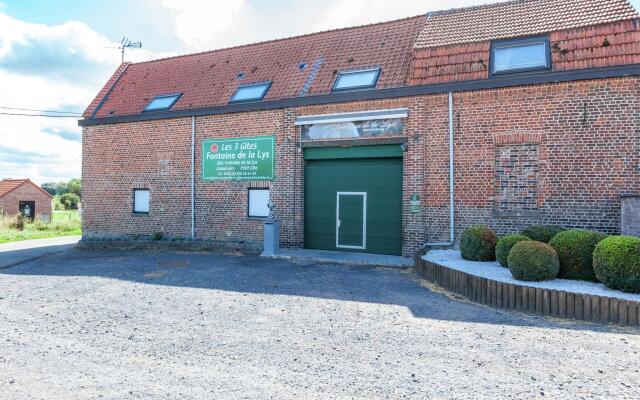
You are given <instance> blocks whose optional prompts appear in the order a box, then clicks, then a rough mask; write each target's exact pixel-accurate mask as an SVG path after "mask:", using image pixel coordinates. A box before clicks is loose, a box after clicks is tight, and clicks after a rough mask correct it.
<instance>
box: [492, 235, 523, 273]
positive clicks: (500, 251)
mask: <svg viewBox="0 0 640 400" xmlns="http://www.w3.org/2000/svg"><path fill="white" fill-rule="evenodd" d="M524 240H531V239H529V238H528V237H526V236H524V235H507V236H505V237H503V238H501V239H500V240H498V243H497V244H496V260H498V262H499V263H500V265H502V266H503V267H505V268H508V267H509V264H508V261H507V257H508V256H509V251H510V250H511V248H512V247H513V245H514V244H516V243H518V242H522V241H524Z"/></svg>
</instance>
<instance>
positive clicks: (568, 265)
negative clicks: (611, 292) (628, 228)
mask: <svg viewBox="0 0 640 400" xmlns="http://www.w3.org/2000/svg"><path fill="white" fill-rule="evenodd" d="M606 237H607V235H605V234H604V233H600V232H594V231H587V230H582V229H570V230H568V231H564V232H560V233H558V234H557V235H556V236H554V238H553V239H551V241H550V242H549V245H550V246H551V247H553V248H554V249H555V250H556V252H557V253H558V259H559V260H560V273H559V274H558V278H564V279H579V280H585V281H591V282H595V281H596V273H595V272H594V271H593V250H594V249H595V248H596V245H597V244H598V243H599V242H600V241H601V240H602V239H604V238H606Z"/></svg>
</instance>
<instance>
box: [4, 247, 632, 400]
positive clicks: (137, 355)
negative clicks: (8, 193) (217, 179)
mask: <svg viewBox="0 0 640 400" xmlns="http://www.w3.org/2000/svg"><path fill="white" fill-rule="evenodd" d="M639 332H640V331H637V330H631V329H618V328H614V327H604V326H596V325H591V324H585V323H572V322H562V321H555V320H550V319H543V318H539V317H529V316H525V315H522V314H514V313H508V312H502V311H497V310H493V309H490V308H486V307H482V306H477V305H474V304H469V303H464V302H459V301H457V300H454V299H451V298H448V297H446V296H444V295H442V294H439V293H436V292H434V291H431V290H429V289H428V288H426V287H424V286H422V285H421V284H420V282H418V281H417V280H416V279H415V278H414V277H413V275H411V274H410V273H409V272H408V271H403V270H400V269H397V268H396V269H393V268H386V269H385V268H371V267H362V266H358V267H355V266H344V265H341V266H337V265H330V264H310V263H305V262H297V263H292V262H290V261H286V260H275V259H265V258H256V257H239V256H220V255H212V254H190V253H184V252H166V253H162V252H92V251H86V250H75V249H74V250H70V251H65V252H62V253H58V254H54V255H50V256H47V257H43V258H40V259H38V260H35V261H32V262H29V263H25V264H21V265H18V266H16V267H13V268H8V269H5V270H2V271H0V393H1V395H0V398H2V399H3V400H18V399H19V400H29V399H43V398H46V399H81V400H82V399H98V398H102V399H225V400H226V399H278V400H280V399H323V400H325V399H509V398H510V399H575V398H585V399H587V398H589V399H590V398H598V399H600V398H602V399H604V398H606V399H638V398H640V381H639V380H638V377H639V376H640V336H639V335H638V333H639Z"/></svg>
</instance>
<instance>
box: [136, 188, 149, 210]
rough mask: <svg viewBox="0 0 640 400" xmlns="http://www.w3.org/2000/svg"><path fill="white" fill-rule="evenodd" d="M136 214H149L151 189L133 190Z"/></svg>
mask: <svg viewBox="0 0 640 400" xmlns="http://www.w3.org/2000/svg"><path fill="white" fill-rule="evenodd" d="M133 212H134V214H149V189H133Z"/></svg>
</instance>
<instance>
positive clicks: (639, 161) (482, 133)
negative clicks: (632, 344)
mask: <svg viewBox="0 0 640 400" xmlns="http://www.w3.org/2000/svg"><path fill="white" fill-rule="evenodd" d="M639 83H640V82H639V79H638V78H637V77H635V78H619V79H607V80H594V81H582V82H572V83H562V84H548V85H539V86H527V87H517V88H507V89H495V90H485V91H478V92H466V93H456V94H455V95H454V105H455V135H456V136H455V158H456V162H455V168H456V185H455V188H456V221H457V222H456V228H457V234H458V236H459V234H460V232H461V230H462V229H463V228H464V227H466V226H468V225H471V224H474V223H484V224H488V225H490V226H492V227H493V228H495V229H496V230H497V231H498V232H499V233H505V232H514V231H517V230H519V229H521V228H523V227H525V226H527V225H529V224H533V223H555V224H560V225H565V226H575V227H585V228H593V229H598V230H601V231H605V232H610V233H613V232H617V231H618V229H619V223H620V215H619V214H620V211H619V207H620V199H619V196H620V194H623V193H633V192H638V191H640V171H639V170H638V168H639V166H640V151H638V150H639V147H638V146H640V144H639V143H638V136H637V132H638V129H640V127H639V126H638V123H639V122H638V117H637V110H638V109H640V104H639V102H640V100H639V99H640V93H639V92H640V85H639ZM447 101H448V100H447V95H446V94H439V95H430V96H421V97H413V98H404V99H390V100H379V101H368V102H353V103H346V104H332V105H323V106H307V107H299V108H291V109H283V110H275V111H264V112H252V113H239V114H229V115H222V116H207V117H197V118H196V228H197V231H196V234H197V236H198V237H202V238H204V237H208V238H215V239H221V240H232V241H238V240H246V241H253V242H258V243H259V242H260V241H261V239H262V222H261V221H260V220H251V219H249V218H248V217H247V212H246V210H247V189H248V188H249V187H258V186H268V187H270V188H271V196H272V199H273V200H274V202H275V203H276V206H277V208H276V215H277V216H278V218H280V219H281V220H282V243H283V245H285V246H290V247H300V246H302V243H303V237H302V232H303V217H304V199H303V180H304V177H303V168H304V163H303V159H302V151H301V150H300V143H299V135H300V129H299V128H298V127H296V126H295V125H294V122H295V117H296V116H297V115H313V114H324V113H335V112H348V111H363V110H379V109H390V108H398V107H407V108H408V109H409V118H408V119H407V120H406V129H405V133H406V136H407V140H408V150H407V152H406V153H405V156H404V185H403V204H404V206H403V207H404V220H403V242H404V245H403V253H404V254H405V255H412V254H413V253H414V252H415V251H416V250H417V249H418V248H419V246H420V244H422V243H424V242H425V241H443V240H446V239H448V234H449V225H448V224H449V220H448V215H449V211H448V204H449V203H448V199H449V197H448V196H449V193H448V187H449V181H448V154H449V152H448V103H447ZM83 132H84V133H83V185H84V197H83V225H84V229H85V235H87V236H94V235H97V236H119V235H136V234H145V235H150V234H153V233H154V232H163V233H165V234H166V235H169V236H188V235H189V234H190V192H189V190H190V189H189V188H190V186H189V185H190V164H191V163H190V151H191V150H190V145H191V119H190V118H180V119H171V120H159V121H150V122H138V123H126V124H114V125H104V126H96V127H85V128H84V130H83ZM271 134H273V135H275V136H276V143H277V144H276V146H277V147H276V179H275V180H274V181H273V182H261V183H260V182H253V183H252V182H218V183H210V182H203V181H202V180H201V179H200V175H201V171H200V164H201V160H200V147H201V142H202V140H204V139H208V138H219V137H236V136H257V135H271ZM526 143H534V144H537V156H538V162H537V164H538V167H537V168H538V170H537V185H538V186H537V191H536V194H535V202H536V209H534V210H527V211H533V212H528V213H524V214H523V213H521V212H520V213H518V212H515V213H512V212H510V210H504V209H500V208H499V207H498V208H496V145H500V146H505V145H507V146H508V145H513V144H515V145H519V144H526ZM137 187H140V188H145V187H148V188H150V189H151V212H150V214H149V215H148V216H136V215H133V214H132V212H131V211H132V207H133V204H132V190H133V189H134V188H137ZM412 193H419V194H421V197H422V199H423V202H422V203H423V204H422V205H423V212H421V213H418V214H412V213H410V212H409V197H410V196H411V194H412ZM527 201H531V199H528V200H527ZM503 208H504V207H503ZM516 211H517V210H516ZM520 211H521V210H520Z"/></svg>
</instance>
